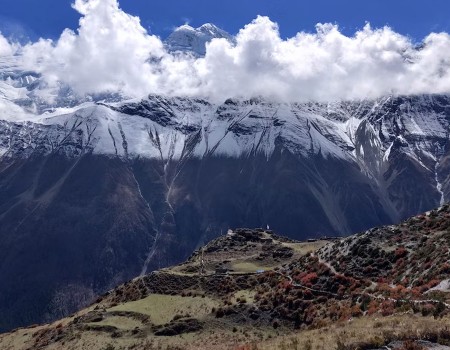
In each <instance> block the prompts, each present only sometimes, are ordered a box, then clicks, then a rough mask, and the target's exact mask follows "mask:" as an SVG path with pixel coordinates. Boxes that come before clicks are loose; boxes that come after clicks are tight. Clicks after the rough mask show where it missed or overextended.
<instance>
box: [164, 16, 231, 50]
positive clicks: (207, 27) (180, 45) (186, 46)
mask: <svg viewBox="0 0 450 350" xmlns="http://www.w3.org/2000/svg"><path fill="white" fill-rule="evenodd" d="M215 38H219V39H220V38H223V39H226V40H228V41H230V42H234V38H233V37H232V36H231V35H230V34H228V33H227V32H225V31H224V30H222V29H220V28H218V27H217V26H215V25H214V24H211V23H206V24H203V25H202V26H200V27H198V28H193V27H191V26H190V25H188V24H185V25H182V26H180V27H178V28H176V29H175V31H174V32H173V33H172V34H171V35H170V36H169V37H168V38H167V39H166V41H165V44H166V47H167V48H168V49H169V51H172V52H175V51H181V52H190V53H193V54H194V55H195V56H204V55H205V53H206V43H208V42H210V41H211V40H212V39H215Z"/></svg>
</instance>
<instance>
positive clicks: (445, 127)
mask: <svg viewBox="0 0 450 350" xmlns="http://www.w3.org/2000/svg"><path fill="white" fill-rule="evenodd" d="M177 32H178V33H177ZM186 33H187V34H186ZM199 33H203V34H201V35H200V34H199ZM208 33H209V34H208ZM175 34H176V35H175ZM188 34H189V35H188ZM222 34H223V33H222ZM222 34H221V32H220V31H217V30H216V28H215V27H211V26H202V27H200V28H198V29H196V30H193V29H190V28H184V29H183V28H182V29H179V30H178V31H176V32H175V33H174V35H173V36H172V37H171V38H169V40H168V41H167V45H169V46H170V47H171V49H172V50H185V49H186V50H193V52H194V54H198V55H201V54H202V52H204V51H202V50H203V48H204V43H205V42H206V41H208V40H209V39H208V38H211V37H219V36H220V35H222ZM203 35H204V36H203ZM208 35H209V36H208ZM223 36H225V35H224V34H223ZM177 38H178V39H177ZM189 38H191V39H192V38H194V39H192V40H191V39H189ZM183 40H184V41H183ZM229 40H231V39H229ZM202 45H203V46H202ZM16 58H17V57H8V58H2V61H0V77H1V79H0V248H1V249H0V280H1V281H2V287H1V288H0V310H1V312H0V329H9V328H11V327H14V326H17V325H22V324H30V323H34V322H38V321H42V320H44V319H52V318H54V317H60V316H63V315H64V314H65V313H67V312H66V311H67V310H66V309H61V305H67V303H66V302H67V301H69V300H70V301H72V302H73V300H77V301H79V304H83V303H86V302H88V301H89V300H91V299H92V297H93V296H94V295H95V294H98V293H101V292H103V291H105V290H106V289H108V288H110V287H113V286H114V285H116V284H117V283H119V282H122V281H124V280H126V279H129V278H131V277H134V276H136V275H139V274H143V273H146V272H148V271H151V270H153V269H155V268H158V267H162V266H166V265H169V264H172V263H175V262H179V261H182V260H183V259H184V258H185V257H186V256H188V255H189V254H190V253H191V252H192V251H193V250H194V249H195V248H196V247H198V246H200V245H201V244H202V243H204V242H205V241H206V240H207V239H210V238H212V237H215V236H217V235H219V234H220V233H224V232H226V231H227V230H228V228H230V227H244V226H247V227H248V226H250V227H256V226H264V227H265V226H266V225H269V226H270V227H271V228H273V229H275V230H278V231H280V232H283V233H284V234H287V235H290V236H291V237H293V238H307V237H311V236H314V235H315V236H319V235H342V234H349V233H352V232H356V231H359V230H363V229H366V228H369V227H373V226H377V225H380V224H388V223H393V222H398V221H399V220H400V219H402V218H405V217H407V216H410V215H413V214H416V213H418V212H422V211H425V210H428V209H430V208H433V207H436V206H438V205H439V204H440V203H443V202H444V201H446V200H448V198H449V197H450V176H449V174H450V147H449V130H450V96H447V95H420V96H385V97H383V98H380V99H377V100H364V101H338V102H333V103H316V102H310V103H281V102H274V101H271V100H268V99H264V98H254V99H249V100H248V99H228V100H226V101H223V102H220V103H217V102H213V101H209V100H207V99H199V98H183V97H166V96H159V95H149V96H146V97H144V98H141V99H134V100H128V99H125V98H124V97H123V96H120V95H114V94H109V95H104V96H86V97H83V98H80V97H79V96H77V95H76V94H74V93H73V92H72V91H71V89H70V88H69V87H65V86H59V87H58V89H56V90H49V89H48V88H47V87H46V86H45V82H44V81H43V80H42V79H41V77H40V75H39V74H36V73H34V72H32V71H29V70H24V69H23V67H21V66H20V63H19V62H20V60H17V59H16ZM44 286H45V288H44ZM18 289H26V290H28V291H36V290H39V291H41V292H42V293H41V294H40V295H38V296H36V294H35V293H32V292H29V293H27V292H24V293H21V294H20V297H18V294H17V290H18ZM30 305H33V307H32V308H31V307H30ZM70 305H72V304H70ZM78 306H79V305H78V304H77V305H73V309H75V308H76V307H78ZM23 310H27V312H23ZM30 310H31V311H30Z"/></svg>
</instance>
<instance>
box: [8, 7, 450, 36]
mask: <svg viewBox="0 0 450 350" xmlns="http://www.w3.org/2000/svg"><path fill="white" fill-rule="evenodd" d="M70 4H71V0H39V1H37V0H0V5H1V6H0V30H1V31H2V32H3V33H4V34H6V35H7V36H10V35H14V36H15V37H22V38H23V37H29V38H30V39H32V40H35V39H36V38H37V37H46V38H57V37H58V36H59V34H60V33H61V31H62V30H63V29H64V28H72V29H76V28H77V25H78V19H79V14H78V13H76V12H75V11H74V10H73V9H72V8H71V6H70ZM120 5H121V7H122V8H123V9H124V10H125V11H126V12H128V13H131V14H134V15H138V16H139V17H140V18H141V22H142V24H143V26H144V27H146V28H147V29H149V31H150V32H152V33H154V34H157V35H160V36H161V37H162V38H164V37H166V36H167V35H168V34H169V33H170V31H171V30H172V28H173V27H174V26H178V25H181V24H183V23H184V22H189V23H190V24H191V25H193V26H199V25H201V24H203V23H205V22H213V23H215V24H217V25H218V26H219V27H222V28H223V29H225V30H227V31H228V32H230V33H232V34H235V33H236V32H237V31H238V30H239V29H240V28H242V27H243V26H244V25H245V24H247V23H249V22H250V21H251V20H252V19H254V18H255V17H256V16H257V15H267V16H269V17H270V18H271V19H272V20H273V21H276V22H278V24H279V25H280V31H281V35H282V36H283V37H289V36H292V35H294V34H295V33H296V32H298V31H314V25H315V24H316V23H318V22H322V23H323V22H331V23H337V24H338V25H339V26H340V28H341V31H342V32H343V33H345V34H346V35H351V34H353V33H354V32H355V30H357V29H359V28H361V27H362V26H363V25H364V23H365V22H366V21H369V22H370V23H371V24H372V25H373V26H374V27H381V26H384V25H390V26H391V27H392V28H394V29H395V31H397V32H399V33H401V34H404V35H408V36H410V37H412V38H413V39H414V40H415V41H420V40H421V39H423V37H425V36H426V35H427V34H428V33H430V32H432V31H438V32H439V31H446V32H448V31H450V17H449V16H448V14H449V13H450V1H448V0H433V1H425V0H420V1H419V0H409V1H400V0H371V1H367V0H364V1H362V0H313V1H302V0H227V1H220V2H219V1H216V0H191V1H186V0H165V1H153V0H122V1H120Z"/></svg>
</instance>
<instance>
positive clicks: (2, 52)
mask: <svg viewBox="0 0 450 350" xmlns="http://www.w3.org/2000/svg"><path fill="white" fill-rule="evenodd" d="M16 49H17V47H16V45H13V44H10V43H9V42H8V40H7V39H6V38H5V37H4V36H3V35H2V33H1V32H0V57H1V56H9V55H13V54H14V52H15V51H16Z"/></svg>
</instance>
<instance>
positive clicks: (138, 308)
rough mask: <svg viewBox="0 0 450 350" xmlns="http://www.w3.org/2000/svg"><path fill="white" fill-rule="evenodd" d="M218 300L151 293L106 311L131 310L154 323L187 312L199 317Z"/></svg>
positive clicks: (160, 322) (208, 310)
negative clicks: (148, 317) (146, 316)
mask: <svg viewBox="0 0 450 350" xmlns="http://www.w3.org/2000/svg"><path fill="white" fill-rule="evenodd" d="M219 306H220V302H219V301H216V300H214V299H212V298H208V297H204V298H202V297H182V296H179V295H162V294H151V295H149V296H148V297H146V298H144V299H141V300H137V301H133V302H128V303H125V304H121V305H118V306H115V307H113V308H111V309H109V310H108V311H132V312H138V313H141V314H144V315H148V316H150V319H151V322H152V323H154V324H156V325H161V324H165V323H168V322H169V321H171V320H172V319H173V317H174V316H175V315H186V314H189V315H191V316H193V317H196V318H199V319H201V318H202V317H204V316H206V315H208V314H210V313H211V310H212V308H213V307H215V308H217V307H219Z"/></svg>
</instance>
